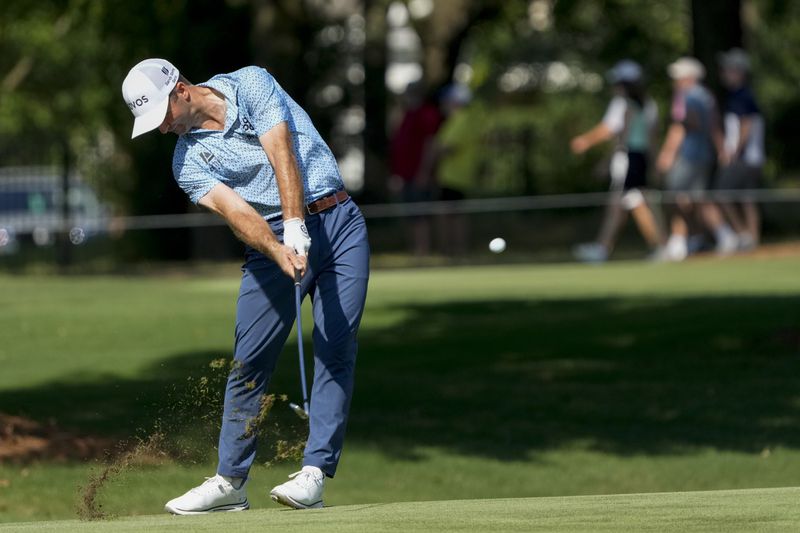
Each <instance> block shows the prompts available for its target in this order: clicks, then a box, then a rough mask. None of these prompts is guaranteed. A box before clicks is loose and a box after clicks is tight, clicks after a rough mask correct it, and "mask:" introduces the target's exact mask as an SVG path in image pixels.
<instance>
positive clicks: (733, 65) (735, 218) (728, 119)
mask: <svg viewBox="0 0 800 533" xmlns="http://www.w3.org/2000/svg"><path fill="white" fill-rule="evenodd" d="M719 66H720V78H721V80H722V84H723V86H724V87H725V90H726V94H725V104H724V112H723V125H724V133H725V136H724V143H723V151H722V154H721V157H720V163H721V165H720V166H721V168H720V172H719V175H718V176H717V182H716V184H715V188H716V189H721V190H740V191H752V190H753V189H757V188H758V186H759V183H760V181H761V173H762V168H763V166H764V118H763V116H762V115H761V111H760V109H759V106H758V104H757V103H756V99H755V96H754V95H753V92H752V90H751V89H750V84H749V81H750V79H749V78H750V61H749V58H748V57H747V54H746V53H745V52H744V50H742V49H740V48H733V49H731V50H729V51H728V52H725V53H723V54H720V56H719ZM740 194H741V195H742V196H740V197H739V198H738V199H739V201H738V202H720V204H719V205H720V207H721V208H722V210H723V211H724V213H725V215H726V216H727V218H728V220H729V221H730V223H731V226H732V227H733V229H734V230H736V232H737V233H738V238H739V249H741V250H748V249H752V248H755V246H756V245H757V244H758V240H759V234H760V229H761V228H760V226H761V217H760V214H759V211H758V207H757V205H756V203H755V201H754V199H753V198H752V196H751V195H748V194H747V192H742V193H740Z"/></svg>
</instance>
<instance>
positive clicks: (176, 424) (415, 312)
mask: <svg viewBox="0 0 800 533" xmlns="http://www.w3.org/2000/svg"><path fill="white" fill-rule="evenodd" d="M400 311H401V312H402V313H403V315H404V316H405V317H406V318H405V320H404V321H403V322H401V323H399V324H397V325H395V326H393V327H391V328H389V329H385V330H377V329H364V330H363V331H362V334H361V336H360V345H361V349H360V354H359V362H358V365H357V379H356V393H355V398H354V403H353V408H352V416H351V420H350V426H349V430H348V434H349V436H348V439H349V442H350V443H356V442H358V443H361V444H366V445H374V447H375V448H376V449H380V450H383V451H384V452H385V453H387V454H389V455H392V456H396V457H403V458H408V459H413V458H414V457H415V448H416V447H418V446H436V447H442V448H445V449H447V450H450V451H452V452H453V453H460V454H470V455H480V456H486V457H492V458H497V459H501V460H510V459H522V458H527V457H529V454H530V453H532V452H536V451H541V450H548V449H554V448H558V447H561V446H564V445H570V444H574V443H580V444H583V445H586V446H588V447H590V448H592V449H597V450H605V451H609V452H612V453H617V454H634V453H680V452H681V451H682V450H685V449H687V448H690V447H695V446H709V447H713V448H717V449H724V450H738V451H745V452H758V451H761V450H762V449H763V448H764V447H767V446H776V445H782V446H787V447H799V446H800V372H799V371H798V370H799V367H800V300H799V299H798V298H796V297H792V298H789V297H786V298H780V297H763V298H754V297H746V298H745V297H741V298H687V299H664V298H658V299H653V298H624V299H589V300H567V301H554V300H542V301H489V302H486V301H481V302H460V303H448V304H433V305H411V306H404V307H403V308H402V309H400ZM289 353H292V354H294V353H295V352H294V346H293V345H288V346H287V352H286V353H285V354H284V357H283V359H282V362H281V364H280V365H279V369H278V372H277V373H276V375H275V377H274V378H273V382H272V385H271V392H276V393H286V392H288V393H290V396H292V395H295V392H296V390H297V389H298V387H299V386H298V384H297V370H296V363H295V359H294V357H293V356H292V357H288V354H289ZM218 357H220V354H219V353H210V352H207V353H206V352H201V353H188V354H176V355H175V356H174V357H171V358H168V359H167V360H165V361H163V362H162V363H160V364H159V365H157V366H155V367H154V368H152V369H150V370H148V371H146V372H143V373H142V376H141V378H140V379H135V380H125V379H118V378H106V379H92V380H91V381H88V382H75V381H65V382H59V383H51V384H48V385H47V386H46V387H41V388H36V389H25V390H6V391H0V405H2V406H3V407H2V409H3V410H4V411H6V412H9V413H14V414H24V415H27V416H30V417H32V418H35V419H38V420H48V419H55V420H56V421H57V422H58V423H59V424H61V425H64V426H65V427H73V428H78V429H80V430H83V431H88V432H92V433H94V434H98V433H99V434H107V435H119V436H130V435H133V434H134V433H135V432H136V431H137V429H139V428H145V429H147V428H151V427H152V425H153V422H154V420H155V419H160V420H161V421H162V422H163V423H166V424H171V426H170V427H172V428H173V429H174V431H186V432H189V433H191V432H192V431H193V428H194V430H195V431H196V430H197V429H198V427H200V426H198V421H200V420H202V419H203V417H204V416H205V417H206V418H207V419H208V420H212V419H213V416H211V417H209V416H208V415H209V413H210V412H211V411H209V409H212V410H213V409H216V408H217V405H216V404H215V403H213V401H212V400H209V401H205V400H204V401H201V402H199V403H197V404H194V403H193V399H195V398H196V397H197V396H198V394H196V391H197V389H196V387H197V383H198V378H199V377H200V376H203V375H209V371H208V368H209V366H208V364H209V362H210V361H211V360H212V359H216V358H218ZM187 376H188V377H191V379H188V378H187ZM222 384H223V379H222V377H221V376H216V377H214V376H212V379H211V380H210V381H209V383H208V384H207V385H208V387H209V388H210V390H211V391H220V392H221V388H222V386H223V385H222ZM286 411H287V412H286V413H284V412H283V410H281V411H279V412H277V413H276V414H275V416H276V417H277V420H278V421H279V422H281V423H282V422H285V423H287V424H292V423H295V424H296V421H295V419H294V418H293V417H294V415H292V414H290V413H289V412H288V409H286ZM214 416H215V415H214ZM181 428H183V429H181ZM206 433H207V434H206V435H204V436H203V440H207V443H208V446H209V450H210V447H211V446H213V445H214V443H215V442H216V434H215V433H214V432H213V431H206Z"/></svg>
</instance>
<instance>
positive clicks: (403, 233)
mask: <svg viewBox="0 0 800 533" xmlns="http://www.w3.org/2000/svg"><path fill="white" fill-rule="evenodd" d="M610 194H612V193H585V194H561V195H545V196H523V197H507V198H491V199H468V200H459V201H446V202H445V201H440V202H419V203H388V204H368V205H362V206H361V209H362V212H363V213H364V215H365V217H366V219H367V221H368V226H369V230H370V237H371V243H372V247H373V250H374V251H375V252H376V253H378V254H388V255H394V256H402V255H404V254H406V255H409V254H415V253H416V254H419V253H420V250H419V247H418V246H415V243H414V242H413V239H414V238H415V234H414V230H412V229H411V226H414V225H417V226H419V224H418V221H420V220H424V221H426V225H427V226H428V227H427V228H426V229H425V231H429V232H430V233H431V235H430V242H431V245H430V246H429V247H428V248H429V249H428V250H427V251H425V250H423V253H424V254H429V255H431V256H440V257H443V258H447V257H448V256H453V257H457V258H458V259H459V260H460V261H469V260H470V259H474V260H478V261H479V260H480V259H481V257H484V256H486V252H487V250H486V243H488V241H489V240H490V239H492V238H494V237H497V236H503V237H504V238H505V239H506V240H507V241H508V243H509V255H507V256H506V257H517V258H521V259H530V260H536V259H543V260H549V259H553V260H560V259H567V258H568V257H569V249H570V246H571V245H572V244H574V243H575V242H577V241H586V240H591V239H592V238H593V237H594V233H595V231H596V228H597V226H598V224H599V217H601V216H602V214H601V212H600V211H601V209H602V208H603V206H605V205H606V204H607V202H608V201H609V199H610V196H609V195H610ZM646 194H647V199H648V201H649V202H650V203H651V205H654V206H659V205H660V206H662V207H664V208H666V207H667V206H669V205H670V204H672V203H675V202H676V200H677V196H676V195H675V194H674V193H668V192H661V191H648V192H647V193H646ZM742 198H748V199H750V200H753V201H755V202H757V203H758V204H759V205H760V207H761V211H762V213H763V215H764V231H765V238H766V239H767V240H785V239H794V238H800V215H798V210H797V209H796V207H797V204H798V203H800V189H760V190H748V191H710V192H707V193H705V194H704V197H703V200H704V201H714V202H735V201H737V200H740V199H742ZM656 211H657V212H658V213H661V212H663V209H656ZM662 223H663V219H662ZM456 225H457V226H458V228H459V229H458V234H457V235H454V232H453V230H454V226H456ZM415 231H417V232H418V231H419V228H417V230H415ZM636 239H637V237H636V236H635V235H633V234H632V232H631V231H628V232H627V234H623V236H622V239H621V244H620V248H621V249H622V250H623V255H624V250H626V249H629V250H631V251H632V252H631V253H632V254H633V253H634V252H633V251H634V250H638V249H641V248H642V246H641V244H640V243H639V242H638V241H637V240H636ZM454 241H459V242H457V243H454ZM154 243H160V245H159V246H156V245H154ZM164 243H167V244H166V247H167V248H168V249H170V251H172V252H175V253H170V254H167V256H168V257H167V258H168V259H185V260H209V259H210V260H237V259H239V258H240V257H241V250H242V246H241V244H240V243H238V242H237V241H236V240H235V238H234V237H233V236H232V234H231V232H230V231H229V230H228V229H227V228H226V227H225V223H224V221H223V220H222V219H220V218H219V217H217V216H216V215H213V214H210V213H206V212H202V211H199V210H195V211H193V212H190V213H185V214H162V215H149V216H112V215H111V209H110V208H109V206H107V205H105V204H104V203H103V201H102V199H101V198H100V197H99V196H98V194H97V192H96V190H95V189H94V188H93V187H92V186H91V184H90V183H87V182H86V181H85V180H83V179H82V178H81V177H80V176H78V175H75V174H70V173H64V172H61V171H60V170H59V169H58V168H55V167H11V168H5V169H0V267H2V266H3V265H10V266H15V267H19V266H24V265H26V264H31V263H45V264H47V263H55V264H61V265H65V264H79V265H80V264H85V263H91V262H94V263H98V262H102V263H103V264H106V265H114V264H120V263H124V264H130V263H135V262H137V261H144V260H147V261H153V260H156V261H157V260H159V259H163V258H164V254H163V253H162V252H163V251H164V249H165V245H164ZM170 243H181V244H180V246H178V247H179V248H181V250H180V251H176V250H175V247H176V245H174V244H170Z"/></svg>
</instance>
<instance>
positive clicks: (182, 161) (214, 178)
mask: <svg viewBox="0 0 800 533" xmlns="http://www.w3.org/2000/svg"><path fill="white" fill-rule="evenodd" d="M213 157H214V156H213V155H211V154H210V153H209V161H207V162H206V165H205V168H204V166H203V165H201V164H200V162H199V161H196V160H195V158H194V157H192V154H191V153H190V151H189V150H188V149H187V147H186V146H185V144H184V143H183V142H181V141H178V145H177V146H175V155H174V157H173V159H172V173H173V175H174V176H175V181H176V182H177V183H178V186H179V187H180V188H181V189H183V192H185V193H186V194H187V195H188V196H189V199H190V200H191V201H192V203H194V204H197V203H198V202H199V201H200V199H201V198H203V196H205V195H206V194H208V193H209V192H210V191H211V189H213V188H214V187H215V186H216V185H217V184H218V183H221V179H220V178H219V176H218V175H217V173H216V171H215V170H214V169H213V167H212V166H211V165H212V164H213V163H214V161H213Z"/></svg>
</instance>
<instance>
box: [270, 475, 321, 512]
mask: <svg viewBox="0 0 800 533" xmlns="http://www.w3.org/2000/svg"><path fill="white" fill-rule="evenodd" d="M324 489H325V474H323V473H322V470H320V469H319V468H317V467H316V466H304V467H303V469H302V470H300V471H299V472H295V473H294V474H292V475H290V476H289V481H287V482H286V483H284V484H282V485H278V486H277V487H275V488H274V489H272V490H271V491H270V493H269V494H270V496H271V497H272V499H273V501H275V502H277V503H280V504H282V505H286V506H288V507H293V508H295V509H319V508H320V507H322V491H323V490H324Z"/></svg>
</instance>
